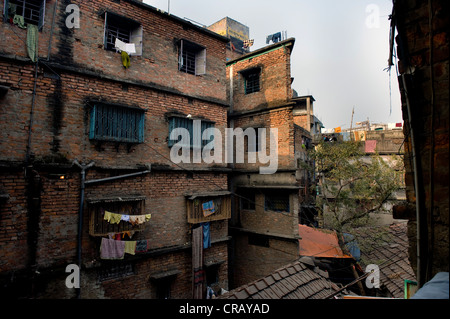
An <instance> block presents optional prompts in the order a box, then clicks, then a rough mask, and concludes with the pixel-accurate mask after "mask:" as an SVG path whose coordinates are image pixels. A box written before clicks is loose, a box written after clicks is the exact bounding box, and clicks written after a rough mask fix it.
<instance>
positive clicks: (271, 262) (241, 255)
mask: <svg viewBox="0 0 450 319" xmlns="http://www.w3.org/2000/svg"><path fill="white" fill-rule="evenodd" d="M248 236H251V235H248V234H239V235H235V236H234V238H235V242H236V243H235V245H236V246H237V247H239V250H236V255H235V256H234V258H235V262H236V264H235V267H233V287H231V289H233V288H236V287H239V286H242V285H245V284H248V283H249V282H252V281H254V280H257V279H260V278H262V277H264V276H267V275H268V274H270V273H272V272H273V271H274V270H276V269H278V268H280V267H282V266H283V265H286V264H288V263H290V262H292V261H294V260H297V259H298V242H289V241H283V240H279V239H272V238H271V239H269V247H262V246H257V245H251V244H249V242H248Z"/></svg>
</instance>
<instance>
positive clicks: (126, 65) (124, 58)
mask: <svg viewBox="0 0 450 319" xmlns="http://www.w3.org/2000/svg"><path fill="white" fill-rule="evenodd" d="M121 55H122V64H123V66H124V68H125V69H128V68H129V67H130V65H131V63H130V56H129V55H128V53H126V52H125V51H122V53H121Z"/></svg>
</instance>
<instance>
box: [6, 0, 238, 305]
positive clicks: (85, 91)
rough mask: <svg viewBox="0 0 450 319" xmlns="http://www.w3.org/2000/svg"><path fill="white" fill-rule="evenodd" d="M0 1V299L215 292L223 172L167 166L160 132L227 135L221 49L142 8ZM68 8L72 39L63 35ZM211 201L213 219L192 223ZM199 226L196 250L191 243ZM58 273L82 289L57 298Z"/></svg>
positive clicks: (218, 42) (210, 38) (222, 42)
mask: <svg viewBox="0 0 450 319" xmlns="http://www.w3.org/2000/svg"><path fill="white" fill-rule="evenodd" d="M0 3H1V5H0V9H1V11H2V12H3V21H2V22H1V23H0V41H1V43H3V45H2V47H1V48H0V118H1V120H0V127H1V133H0V134H1V139H0V148H1V155H0V196H1V197H0V283H1V288H0V289H1V291H2V293H1V295H2V296H9V297H12V296H13V297H36V298H52V297H54V298H71V297H75V296H76V294H77V293H80V296H81V297H82V298H87V297H89V298H169V297H170V298H191V297H192V296H193V291H196V292H198V291H200V296H201V293H202V289H204V288H205V286H206V284H208V285H211V284H216V285H217V286H218V287H223V288H225V289H227V288H228V250H227V246H228V242H229V237H228V218H229V216H230V196H229V192H228V191H227V190H228V178H227V176H228V173H229V169H228V168H227V166H226V164H217V163H213V164H211V165H206V164H204V163H200V164H195V163H193V164H189V163H179V164H175V163H173V162H172V161H171V159H170V151H171V147H172V146H173V145H174V142H176V140H175V141H174V140H170V139H169V134H170V131H171V130H172V129H174V128H176V127H180V126H181V127H184V128H186V129H188V130H190V132H192V131H193V120H195V119H198V120H201V121H202V126H201V129H202V130H204V129H205V128H208V127H215V128H218V129H219V130H221V131H223V130H224V128H225V127H227V108H228V101H227V94H226V74H225V71H226V70H225V50H226V44H227V42H228V39H226V38H225V37H222V36H220V35H218V34H216V33H214V32H212V31H209V30H207V29H204V28H200V27H198V26H195V25H193V24H191V23H189V22H187V21H186V20H183V19H180V18H177V17H175V16H173V15H169V14H167V13H164V12H161V11H160V10H157V9H155V8H153V7H151V6H149V5H146V4H144V3H142V1H135V0H121V1H114V0H98V1H82V0H80V1H67V0H63V1H57V0H46V1H44V0H26V1H22V0H5V1H0ZM70 4H74V5H76V7H75V9H77V8H79V13H80V21H79V22H80V25H79V28H76V27H75V28H72V27H70V26H71V24H70V23H69V24H67V21H66V19H67V18H71V17H69V14H76V10H74V7H73V6H72V7H68V5H70ZM67 8H69V10H67V11H66V9H67ZM21 17H23V19H22V18H21ZM74 21H75V20H73V19H72V20H69V22H74ZM72 26H73V23H72ZM115 39H119V40H120V41H122V42H123V43H124V44H128V45H130V46H131V47H132V48H131V49H130V51H128V52H129V54H128V56H127V55H126V54H125V55H123V54H121V53H119V52H118V51H117V50H116V49H115V48H116V45H117V42H115ZM36 48H37V50H36ZM122 52H126V50H122ZM133 52H134V53H133ZM35 53H36V54H35ZM36 57H37V62H33V61H36ZM128 59H129V64H127V62H128ZM83 182H84V183H83ZM210 201H212V202H213V203H214V204H215V209H216V212H215V214H214V216H213V217H205V215H203V214H202V211H201V208H200V207H201V204H202V203H204V202H210ZM111 213H112V214H111ZM148 214H151V218H150V219H146V218H145V217H144V219H142V216H144V215H148ZM118 215H119V217H120V218H119V220H118V221H117V220H116V219H115V218H116V217H117V216H118ZM80 216H82V219H81V220H80V219H79V218H80ZM111 216H112V217H111ZM105 217H107V218H112V219H109V220H105ZM128 217H129V218H131V219H133V221H134V222H133V223H130V221H131V219H127V218H128ZM149 217H150V216H149ZM115 221H117V222H118V223H115ZM202 222H210V224H209V233H208V234H209V235H210V241H211V245H210V247H209V248H206V249H203V248H202V247H201V243H199V242H198V241H194V240H193V233H194V232H195V231H196V230H198V229H197V228H196V227H197V226H198V225H200V223H202ZM205 229H206V227H205ZM118 239H121V240H120V241H121V242H124V241H125V242H126V243H125V247H128V248H124V246H122V245H123V244H121V243H117V242H118V241H119V240H118ZM103 240H105V241H104V242H105V245H104V244H103V243H104V242H103ZM111 240H113V242H111ZM133 242H134V243H133ZM106 243H108V244H110V245H112V246H113V249H118V250H119V253H118V254H115V253H114V251H113V250H108V249H110V248H111V247H110V246H107V245H106ZM133 244H135V245H137V246H136V248H134V246H133ZM199 245H200V246H199ZM130 246H131V247H132V248H130ZM100 247H102V249H103V251H102V255H101V253H100ZM118 247H119V248H118ZM124 249H126V250H124ZM124 251H126V252H127V253H124V254H123V252H124ZM121 252H122V256H124V257H123V258H122V259H121V258H120V254H121ZM106 258H111V259H113V260H107V259H106ZM194 259H196V260H195V261H194ZM69 264H76V265H77V264H80V265H81V290H78V289H69V288H67V287H66V284H65V280H66V277H67V276H68V275H69V274H68V273H66V272H65V270H66V266H67V265H69ZM194 265H196V266H195V267H194ZM194 271H196V274H195V275H197V277H196V280H195V283H196V284H200V286H198V285H195V286H194ZM198 287H200V288H199V289H197V288H198ZM194 288H195V289H194ZM196 289H197V290H196ZM197 296H198V294H197Z"/></svg>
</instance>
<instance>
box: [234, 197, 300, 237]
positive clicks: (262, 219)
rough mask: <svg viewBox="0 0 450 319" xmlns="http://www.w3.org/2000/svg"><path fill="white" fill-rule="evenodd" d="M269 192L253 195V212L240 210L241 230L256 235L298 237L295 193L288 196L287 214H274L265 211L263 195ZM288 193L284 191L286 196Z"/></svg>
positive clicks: (296, 198)
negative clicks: (252, 232)
mask: <svg viewBox="0 0 450 319" xmlns="http://www.w3.org/2000/svg"><path fill="white" fill-rule="evenodd" d="M270 192H271V191H270V190H265V191H257V193H256V195H255V210H254V211H251V210H241V211H240V218H241V219H240V221H241V225H242V228H243V229H249V230H252V231H255V232H258V233H264V234H272V235H280V236H285V237H291V238H292V237H294V236H296V235H298V205H299V203H298V197H297V196H296V195H297V194H296V193H295V192H291V193H290V196H289V207H290V211H289V212H274V211H266V210H265V194H267V195H269V194H270ZM287 193H288V191H286V194H287Z"/></svg>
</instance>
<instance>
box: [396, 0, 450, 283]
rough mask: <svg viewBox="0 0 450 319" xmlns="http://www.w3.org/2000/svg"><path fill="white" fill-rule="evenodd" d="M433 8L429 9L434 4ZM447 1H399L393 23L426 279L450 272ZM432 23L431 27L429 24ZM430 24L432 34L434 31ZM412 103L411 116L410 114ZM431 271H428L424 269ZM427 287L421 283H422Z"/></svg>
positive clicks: (409, 191) (411, 198)
mask: <svg viewBox="0 0 450 319" xmlns="http://www.w3.org/2000/svg"><path fill="white" fill-rule="evenodd" d="M430 4H431V10H430V6H429V5H430ZM448 11H449V2H448V1H445V0H433V1H430V2H420V1H409V0H403V1H397V2H396V4H395V18H396V23H397V29H398V33H399V36H398V37H397V48H398V49H397V52H399V58H400V62H399V70H400V73H401V74H406V77H407V79H406V81H407V86H406V87H405V86H404V85H403V80H402V78H399V84H400V87H401V90H402V110H403V118H404V120H405V125H404V129H405V138H406V140H405V166H406V179H405V180H406V196H407V201H408V202H409V203H411V204H412V206H413V207H414V205H415V203H416V196H419V199H420V202H421V203H422V204H421V205H420V217H419V218H420V224H421V225H422V226H423V227H424V230H423V232H421V234H420V237H421V246H422V261H421V267H422V273H421V274H420V275H421V277H422V280H425V281H427V280H429V279H431V277H432V276H433V275H434V274H435V273H437V272H439V271H448V258H449V241H448V240H449V233H448V232H449V184H448V180H449V166H448V163H449V155H448V154H449V139H448V136H449V33H448V30H449V29H448V26H449V16H448V14H447V12H448ZM430 18H431V22H430ZM430 24H431V29H430ZM407 101H408V102H409V103H410V107H411V115H412V118H410V117H409V115H408V112H407ZM410 123H411V125H412V126H413V130H414V137H415V144H416V154H417V158H418V168H417V173H418V180H419V184H420V185H419V187H418V190H417V192H415V190H414V176H413V164H412V163H413V162H412V161H413V157H412V149H411V138H410V136H411V134H410V132H409V124H410ZM408 218H409V219H410V224H409V228H408V233H409V237H410V239H411V240H410V250H409V253H410V256H411V257H410V258H411V264H412V266H413V268H416V267H417V264H416V262H417V256H416V252H417V251H416V249H417V247H416V236H417V233H416V217H415V209H414V208H413V209H411V210H410V214H409V216H408ZM426 269H427V270H426ZM422 284H423V282H422Z"/></svg>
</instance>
